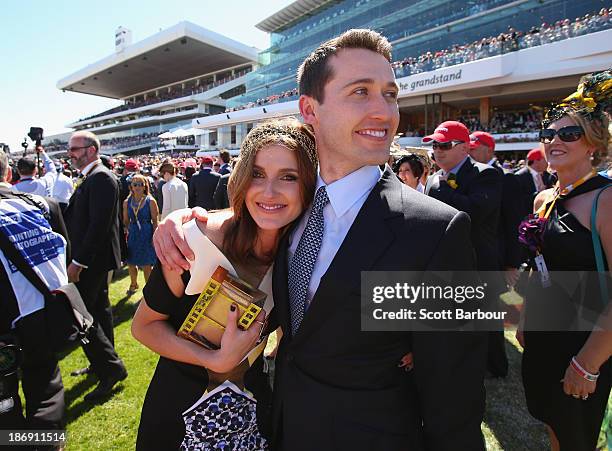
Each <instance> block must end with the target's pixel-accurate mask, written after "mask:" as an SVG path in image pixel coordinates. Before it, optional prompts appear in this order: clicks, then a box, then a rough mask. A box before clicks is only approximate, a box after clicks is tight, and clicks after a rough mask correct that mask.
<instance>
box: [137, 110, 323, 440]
mask: <svg viewBox="0 0 612 451" xmlns="http://www.w3.org/2000/svg"><path fill="white" fill-rule="evenodd" d="M316 166H317V162H316V152H315V143H314V137H313V135H312V134H311V133H310V132H309V130H308V129H307V128H306V127H305V126H303V125H302V124H300V123H299V122H298V121H296V120H283V121H272V122H268V123H264V124H261V125H258V126H257V127H255V128H254V129H253V130H251V131H250V132H249V134H248V135H247V137H246V139H245V141H244V142H243V144H242V146H241V150H240V160H239V162H238V164H237V166H236V167H235V169H234V171H233V172H232V175H231V177H230V180H229V185H228V191H229V192H230V193H232V195H231V206H232V208H231V209H229V210H222V211H219V212H216V213H214V212H213V213H211V214H209V217H208V222H207V223H203V222H200V221H191V222H188V223H186V224H184V225H183V232H184V234H185V238H186V240H187V242H188V243H189V246H190V247H191V249H193V251H194V254H195V259H194V261H193V262H192V263H191V269H190V271H189V272H186V273H183V275H180V274H179V273H178V272H174V271H171V270H168V269H167V268H166V267H162V266H160V265H159V264H158V265H157V266H156V267H155V268H154V270H153V273H152V274H151V277H150V278H149V281H148V283H147V285H146V286H145V288H144V291H143V294H144V299H143V302H141V304H140V306H139V307H138V311H137V312H136V315H135V317H134V321H133V323H132V333H133V335H134V337H135V338H136V339H137V340H139V341H140V342H142V343H143V344H144V345H145V346H147V347H149V348H150V349H152V350H153V351H155V352H157V353H158V354H160V356H161V357H160V359H159V363H158V365H157V368H156V371H155V374H154V376H153V379H152V380H151V383H150V385H149V389H148V391H147V394H146V398H145V401H144V405H143V408H142V414H141V419H140V427H139V430H138V438H137V443H136V448H137V449H139V450H173V449H179V448H180V449H185V450H187V449H189V450H196V449H197V450H208V449H211V450H212V449H227V450H229V449H236V450H264V449H268V443H267V440H266V438H265V435H266V432H267V427H266V424H265V420H266V419H267V417H268V416H269V415H268V413H269V412H268V409H269V407H270V401H271V391H270V386H269V383H268V380H267V375H266V374H265V373H264V363H263V358H262V350H263V347H264V346H265V343H263V344H259V345H257V343H256V342H257V339H258V338H259V335H260V330H261V329H262V328H263V327H264V321H263V318H262V317H257V318H256V322H257V323H259V324H253V326H252V327H250V328H249V329H247V330H246V331H242V330H240V329H238V328H237V327H236V321H237V319H238V312H237V309H235V308H234V310H231V309H230V311H229V312H228V326H227V328H226V329H225V332H224V333H223V337H222V339H221V346H220V349H218V350H209V349H206V348H204V347H201V346H199V345H197V344H195V343H192V342H190V341H188V340H185V339H183V338H179V337H177V335H176V331H177V330H178V328H180V326H181V324H182V323H183V321H184V320H185V317H186V316H187V315H188V314H189V311H190V309H191V307H192V306H193V304H194V302H195V300H196V299H197V297H198V295H199V294H200V292H201V291H203V288H204V287H205V285H206V282H207V281H208V279H209V277H210V275H211V274H212V272H214V270H215V269H216V267H217V266H218V265H220V266H223V267H224V268H225V269H228V270H229V272H230V273H234V275H237V276H238V277H239V278H241V279H242V280H244V281H246V282H248V283H249V284H250V285H252V286H254V287H259V289H260V290H262V291H264V292H266V293H267V294H268V297H267V298H266V304H265V305H264V308H263V311H264V312H266V313H268V314H269V313H270V311H271V309H272V306H273V299H272V284H271V274H272V268H271V264H272V261H273V260H274V255H275V253H276V247H277V244H278V241H279V239H280V237H281V235H282V233H283V232H284V231H285V230H286V229H287V228H288V225H289V224H290V223H291V222H292V221H294V220H295V219H296V218H298V217H299V216H300V214H301V212H302V211H303V209H304V208H306V206H307V203H308V200H309V199H312V196H313V194H314V193H313V191H314V187H315V182H316ZM262 313H263V312H262ZM272 316H273V315H272ZM269 319H270V321H269V323H268V326H267V330H266V331H264V332H269V331H271V330H273V329H274V326H273V325H272V324H273V323H274V321H273V318H269ZM245 357H246V358H245Z"/></svg>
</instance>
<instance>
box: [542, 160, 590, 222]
mask: <svg viewBox="0 0 612 451" xmlns="http://www.w3.org/2000/svg"><path fill="white" fill-rule="evenodd" d="M596 175H597V171H595V170H592V171H591V172H589V173H588V174H587V175H584V176H582V177H580V178H579V179H578V180H576V181H575V182H574V183H572V184H570V185H568V186H566V187H565V188H563V189H561V187H560V186H559V182H557V186H556V187H555V192H554V194H553V198H552V201H549V202H550V205H549V206H548V209H546V205H547V203H545V204H544V205H542V206H541V207H540V209H539V210H538V212H537V213H538V216H539V217H540V218H543V219H548V217H549V216H550V213H551V212H552V209H553V208H554V207H555V204H556V203H557V199H559V198H560V197H565V196H567V195H568V194H569V193H571V192H572V191H574V190H575V189H576V188H578V187H579V186H580V185H582V184H583V183H584V182H586V181H587V180H589V179H591V178H593V177H594V176H596Z"/></svg>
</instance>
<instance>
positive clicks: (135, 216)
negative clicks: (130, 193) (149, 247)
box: [131, 196, 145, 230]
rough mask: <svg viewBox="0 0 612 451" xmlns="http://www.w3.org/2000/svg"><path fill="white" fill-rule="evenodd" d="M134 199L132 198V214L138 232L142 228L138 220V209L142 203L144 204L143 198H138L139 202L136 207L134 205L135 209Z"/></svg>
mask: <svg viewBox="0 0 612 451" xmlns="http://www.w3.org/2000/svg"><path fill="white" fill-rule="evenodd" d="M133 200H134V198H133V197H132V202H131V204H132V207H131V208H132V212H133V213H134V219H135V220H136V225H137V226H138V230H140V229H141V228H142V227H141V226H140V220H139V219H138V212H139V211H140V208H141V207H142V203H143V202H144V200H145V198H144V196H143V197H141V198H140V200H139V201H138V205H136V207H134V202H133Z"/></svg>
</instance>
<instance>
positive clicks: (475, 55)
mask: <svg viewBox="0 0 612 451" xmlns="http://www.w3.org/2000/svg"><path fill="white" fill-rule="evenodd" d="M611 26H612V7H611V8H609V9H606V8H602V9H601V10H600V11H599V12H598V13H596V14H586V15H585V16H583V17H577V18H576V19H574V20H573V21H571V20H570V19H565V20H559V21H557V22H554V23H550V24H549V23H542V25H540V26H539V27H532V28H531V30H529V31H528V32H523V31H517V30H515V29H514V28H512V27H510V28H509V29H508V31H507V32H505V33H500V34H499V35H498V36H489V37H485V38H482V39H479V40H477V41H474V42H472V43H470V44H465V45H458V44H456V45H454V46H452V47H450V48H447V49H444V50H439V51H437V52H427V53H424V54H422V55H420V56H417V57H407V58H404V59H403V60H401V61H395V62H394V63H393V68H394V70H395V75H396V77H398V78H400V77H406V76H409V75H414V74H419V73H422V72H428V71H432V70H436V69H440V68H443V67H449V66H454V65H457V64H462V63H467V62H470V61H476V60H479V59H483V58H488V57H490V56H496V55H501V54H504V53H508V52H513V51H517V50H520V49H526V48H530V47H536V46H539V45H544V44H548V43H551V42H556V41H561V40H564V39H569V38H572V37H576V36H582V35H584V34H588V33H594V32H597V31H601V30H605V29H607V28H610V27H611ZM297 95H298V92H297V88H295V89H292V90H291V91H285V92H283V93H282V94H274V95H271V96H268V97H265V98H262V99H257V100H256V101H254V102H248V103H245V104H244V105H240V106H238V107H233V108H227V109H226V110H225V112H226V113H230V112H232V111H239V110H244V109H247V108H254V107H258V106H263V105H268V104H272V103H278V102H284V101H288V100H293V99H294V98H295V97H297ZM503 126H504V124H500V125H498V126H496V127H497V128H502V127H503ZM491 128H495V127H493V126H492V127H491ZM528 128H529V127H528ZM502 131H508V130H502ZM520 131H525V130H524V127H523V128H521V130H520ZM495 133H499V132H498V131H495Z"/></svg>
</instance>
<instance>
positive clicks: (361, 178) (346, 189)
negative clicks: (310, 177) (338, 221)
mask: <svg viewBox="0 0 612 451" xmlns="http://www.w3.org/2000/svg"><path fill="white" fill-rule="evenodd" d="M381 176H382V171H381V170H380V168H379V167H378V166H364V167H361V168H359V169H357V170H356V171H354V172H351V173H350V174H348V175H345V176H344V177H342V178H341V179H339V180H336V181H335V182H332V183H330V184H329V185H326V190H327V197H328V198H329V203H330V204H331V207H332V208H333V209H334V213H335V215H336V217H338V218H339V217H341V216H343V215H344V214H345V213H346V212H347V211H348V210H349V209H350V208H351V207H352V206H353V204H355V202H357V201H358V200H359V199H361V198H362V196H363V195H364V194H366V193H369V192H370V191H371V190H372V188H374V185H376V183H377V182H378V181H379V180H380V177H381ZM324 185H325V182H324V181H323V179H322V178H321V174H318V175H317V189H319V187H321V186H324Z"/></svg>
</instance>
